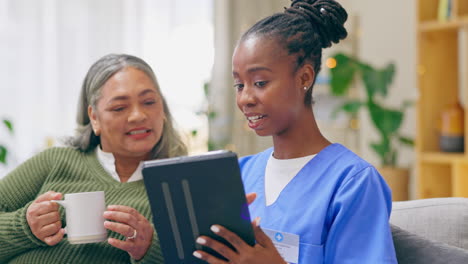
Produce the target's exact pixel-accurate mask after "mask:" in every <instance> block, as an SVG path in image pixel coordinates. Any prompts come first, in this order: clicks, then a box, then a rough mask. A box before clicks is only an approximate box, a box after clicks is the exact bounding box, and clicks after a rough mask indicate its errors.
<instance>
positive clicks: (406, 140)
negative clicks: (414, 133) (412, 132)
mask: <svg viewBox="0 0 468 264" xmlns="http://www.w3.org/2000/svg"><path fill="white" fill-rule="evenodd" d="M398 140H399V141H400V142H401V143H403V144H405V145H407V146H414V140H413V139H411V138H409V137H404V136H398Z"/></svg>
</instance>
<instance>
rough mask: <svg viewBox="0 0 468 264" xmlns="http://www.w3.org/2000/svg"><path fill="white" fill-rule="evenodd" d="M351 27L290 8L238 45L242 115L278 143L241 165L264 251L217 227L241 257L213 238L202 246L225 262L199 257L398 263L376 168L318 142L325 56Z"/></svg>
mask: <svg viewBox="0 0 468 264" xmlns="http://www.w3.org/2000/svg"><path fill="white" fill-rule="evenodd" d="M346 19H347V13H346V11H345V10H344V9H343V8H342V7H341V5H340V4H338V3H337V2H335V1H333V0H302V1H301V0H293V1H292V4H291V7H290V8H287V9H286V10H285V11H284V12H283V13H277V14H274V15H272V16H270V17H267V18H264V19H262V20H260V21H259V22H257V23H256V24H255V25H254V26H252V27H251V28H250V29H249V30H247V32H245V33H244V34H243V36H242V37H241V39H240V40H239V42H238V44H237V47H236V49H235V51H234V55H233V59H232V64H233V76H234V83H235V85H234V87H235V88H236V89H237V105H238V107H239V109H240V110H241V111H242V112H243V114H244V115H245V117H246V118H247V121H248V125H249V127H250V128H251V129H253V130H254V131H255V132H256V133H257V134H258V135H259V136H272V137H273V148H270V149H267V150H265V151H264V152H261V153H259V154H256V155H253V156H248V157H244V158H242V159H241V160H240V166H241V170H242V177H243V181H244V186H245V189H246V192H248V193H250V192H253V193H256V195H257V197H256V200H255V201H254V202H253V203H252V204H251V205H250V212H251V215H252V217H258V218H256V220H255V221H254V223H253V225H254V232H255V238H256V241H257V244H256V245H255V246H253V247H252V246H250V245H248V244H246V243H245V242H244V241H243V240H242V239H240V238H239V237H238V236H237V235H236V234H234V233H232V232H231V231H229V230H228V229H227V228H225V227H222V226H219V225H214V226H213V227H212V230H213V232H214V233H216V234H217V235H219V236H221V237H223V238H224V239H226V240H227V241H229V242H230V243H231V244H232V245H233V247H234V249H231V248H229V247H227V246H225V245H223V244H221V243H219V242H217V241H216V240H214V239H210V238H209V237H206V236H201V237H199V238H198V239H197V243H199V244H202V245H204V246H207V247H209V248H212V249H213V250H215V251H216V252H218V253H219V254H221V255H222V256H224V257H225V258H226V259H227V261H226V260H223V259H220V258H217V257H215V256H213V255H211V254H208V253H207V252H205V251H202V250H197V251H195V252H194V256H196V257H198V258H201V259H203V260H205V261H207V262H208V263H242V264H247V263H269V264H271V263H285V262H292V263H301V264H305V263H307V264H310V263H372V264H375V263H396V257H395V250H394V247H393V241H392V236H391V232H390V227H389V223H388V220H389V216H390V212H391V192H390V190H389V188H388V187H387V185H386V183H385V181H384V180H383V179H382V177H381V176H380V175H379V173H378V172H377V170H376V169H375V168H374V167H373V166H372V165H370V164H369V163H367V162H366V161H364V160H363V159H361V158H360V157H358V156H357V155H356V154H354V153H352V152H351V151H350V150H348V149H347V148H345V147H344V146H342V145H340V144H333V143H331V142H330V141H328V140H327V139H326V138H325V137H324V136H323V135H322V134H321V132H320V130H319V128H318V127H317V124H316V121H315V117H314V113H313V110H312V104H313V99H312V89H313V85H314V82H315V79H316V76H317V74H318V72H319V71H320V64H321V57H322V48H327V47H330V46H331V44H332V42H333V43H337V42H339V40H341V39H343V38H345V37H346V36H347V32H346V29H345V28H344V26H343V24H344V23H345V21H346ZM260 218H261V219H262V221H261V226H262V229H263V230H262V229H260V227H259V221H258V220H259V219H260ZM273 230H274V231H273ZM267 234H268V235H267ZM295 238H296V239H295ZM295 240H296V241H295ZM273 241H275V244H274V243H273ZM275 246H276V247H275Z"/></svg>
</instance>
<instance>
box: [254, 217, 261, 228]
mask: <svg viewBox="0 0 468 264" xmlns="http://www.w3.org/2000/svg"><path fill="white" fill-rule="evenodd" d="M260 220H261V218H260V216H257V217H256V218H255V225H256V226H260Z"/></svg>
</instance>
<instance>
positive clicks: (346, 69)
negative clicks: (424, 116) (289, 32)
mask: <svg viewBox="0 0 468 264" xmlns="http://www.w3.org/2000/svg"><path fill="white" fill-rule="evenodd" d="M333 58H334V59H335V61H336V66H335V67H332V68H331V69H330V77H331V80H330V82H331V84H330V88H331V93H332V94H333V95H335V96H345V95H346V94H347V92H348V91H349V89H350V87H351V86H352V83H353V81H354V80H355V79H356V78H357V77H358V78H359V79H360V80H362V84H363V86H364V90H365V96H364V98H362V99H347V100H346V101H345V102H344V103H343V104H342V105H340V106H338V107H337V109H335V111H334V112H333V115H335V116H336V114H337V113H339V112H345V113H346V114H348V115H349V116H350V117H356V116H357V113H358V111H359V110H360V109H362V108H366V109H367V112H368V113H369V115H370V120H371V121H372V124H373V125H374V127H375V128H376V130H377V132H378V135H379V140H378V141H376V142H371V143H370V148H371V149H372V150H373V151H374V152H375V153H376V154H377V156H378V157H379V159H380V166H381V167H380V168H379V169H378V170H379V172H380V173H381V174H382V176H384V178H385V179H386V181H387V183H388V184H389V185H390V188H392V190H393V196H394V200H406V199H408V177H409V172H408V170H407V169H402V168H399V167H398V166H397V158H398V150H399V146H400V145H405V146H413V145H414V142H413V140H412V139H411V138H409V137H406V136H404V135H402V134H401V133H400V131H399V130H400V128H401V124H402V122H403V118H404V112H405V109H406V108H407V107H409V106H411V105H412V104H411V103H410V102H408V101H405V102H403V103H402V104H401V106H400V107H398V108H391V107H387V106H385V105H384V104H383V103H382V102H383V99H385V97H386V96H387V94H388V87H389V85H390V84H391V83H392V81H393V77H394V75H395V65H394V64H393V63H389V64H388V65H386V66H385V67H383V68H382V69H378V68H376V67H374V66H372V65H370V64H367V63H364V62H362V61H360V60H359V59H357V58H355V57H352V56H348V55H346V54H343V53H338V54H336V55H334V56H333ZM394 174H395V175H394ZM401 174H403V176H401ZM392 175H393V176H392ZM405 175H406V176H405ZM397 178H402V179H397ZM392 185H393V186H392ZM397 188H398V189H399V190H397ZM400 191H401V194H400Z"/></svg>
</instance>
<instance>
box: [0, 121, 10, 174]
mask: <svg viewBox="0 0 468 264" xmlns="http://www.w3.org/2000/svg"><path fill="white" fill-rule="evenodd" d="M2 124H3V125H4V126H5V127H6V128H7V129H8V131H9V132H10V133H13V124H12V123H11V121H10V120H8V119H3V120H2ZM7 156H8V149H7V148H6V147H5V146H4V145H2V144H1V143H0V163H3V164H4V165H5V164H6V163H7Z"/></svg>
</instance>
